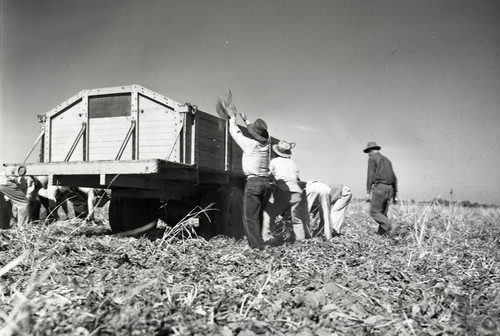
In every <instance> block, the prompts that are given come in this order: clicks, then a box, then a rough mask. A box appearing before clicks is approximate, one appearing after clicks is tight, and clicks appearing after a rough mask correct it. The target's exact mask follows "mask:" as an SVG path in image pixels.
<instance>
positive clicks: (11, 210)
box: [0, 174, 42, 229]
mask: <svg viewBox="0 0 500 336" xmlns="http://www.w3.org/2000/svg"><path fill="white" fill-rule="evenodd" d="M41 187H42V182H41V181H40V180H39V179H38V178H37V177H36V176H19V177H7V176H5V175H4V174H2V175H0V198H2V200H1V201H0V206H1V209H0V217H1V218H0V220H1V222H2V223H0V227H1V228H5V229H6V228H9V227H10V226H11V222H12V221H14V222H15V223H17V225H18V226H23V225H26V224H28V223H30V222H32V220H33V214H34V211H35V210H36V201H37V197H38V190H39V189H40V188H41Z"/></svg>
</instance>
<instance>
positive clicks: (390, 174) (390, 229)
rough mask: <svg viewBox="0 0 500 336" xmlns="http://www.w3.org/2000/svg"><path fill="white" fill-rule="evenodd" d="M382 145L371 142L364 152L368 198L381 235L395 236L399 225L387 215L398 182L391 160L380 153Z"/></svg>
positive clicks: (371, 213)
mask: <svg viewBox="0 0 500 336" xmlns="http://www.w3.org/2000/svg"><path fill="white" fill-rule="evenodd" d="M380 148H381V147H380V146H378V145H377V143H375V142H369V143H368V144H367V145H366V148H365V149H364V150H363V152H365V153H367V154H368V177H367V179H366V193H367V194H366V200H367V202H370V216H371V217H372V218H373V219H374V220H375V221H376V222H377V223H378V225H379V229H378V233H379V234H380V235H388V236H390V237H392V236H395V235H396V234H397V233H398V230H399V226H398V225H397V224H395V223H392V222H391V220H390V219H389V218H388V217H387V211H388V210H389V204H390V203H391V200H394V201H396V195H397V192H398V183H397V178H396V175H395V174H394V170H393V169H392V163H391V161H390V160H389V159H388V158H387V157H385V156H384V155H382V154H380V152H379V151H380Z"/></svg>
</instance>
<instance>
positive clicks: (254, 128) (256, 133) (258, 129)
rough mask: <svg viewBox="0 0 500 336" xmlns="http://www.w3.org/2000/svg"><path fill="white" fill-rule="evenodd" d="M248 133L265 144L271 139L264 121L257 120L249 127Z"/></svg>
mask: <svg viewBox="0 0 500 336" xmlns="http://www.w3.org/2000/svg"><path fill="white" fill-rule="evenodd" d="M247 129H248V132H249V133H250V135H251V136H252V138H254V139H255V140H257V141H260V142H263V141H267V140H268V139H269V133H268V132H267V124H266V122H265V121H264V120H262V119H256V120H255V122H254V123H253V124H249V125H248V126H247Z"/></svg>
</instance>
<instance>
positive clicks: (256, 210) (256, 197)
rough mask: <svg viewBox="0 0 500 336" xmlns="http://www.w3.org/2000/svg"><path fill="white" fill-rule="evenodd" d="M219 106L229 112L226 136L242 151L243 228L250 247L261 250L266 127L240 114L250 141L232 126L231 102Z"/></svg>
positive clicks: (265, 221)
mask: <svg viewBox="0 0 500 336" xmlns="http://www.w3.org/2000/svg"><path fill="white" fill-rule="evenodd" d="M223 105H224V106H223V107H224V108H226V109H227V110H228V111H229V112H230V113H227V112H225V114H226V115H227V116H228V118H229V133H230V134H231V137H232V138H233V140H234V141H235V142H236V144H237V145H238V146H239V147H240V148H241V149H242V150H243V155H242V158H241V165H242V169H243V173H244V174H245V175H246V183H245V195H244V200H243V227H244V230H245V234H246V237H247V239H248V244H249V245H250V247H252V248H259V249H262V248H264V246H265V243H264V240H263V238H262V233H261V232H262V228H263V227H268V226H269V215H268V214H267V213H266V212H265V211H263V210H264V207H265V205H266V203H267V202H268V200H269V197H270V195H271V191H272V186H271V181H270V173H269V159H270V145H269V140H270V137H269V133H268V131H267V124H266V122H265V121H264V120H262V119H256V120H255V122H253V123H250V122H249V120H248V118H247V117H246V115H245V114H244V113H241V114H240V116H241V117H242V119H243V121H244V122H245V124H246V126H247V130H248V132H249V134H250V137H247V136H245V135H243V133H242V132H241V130H240V128H239V127H238V125H237V123H236V118H237V115H238V113H237V111H236V107H235V106H234V104H233V103H232V100H229V99H226V101H225V102H224V104H223ZM261 218H262V223H261Z"/></svg>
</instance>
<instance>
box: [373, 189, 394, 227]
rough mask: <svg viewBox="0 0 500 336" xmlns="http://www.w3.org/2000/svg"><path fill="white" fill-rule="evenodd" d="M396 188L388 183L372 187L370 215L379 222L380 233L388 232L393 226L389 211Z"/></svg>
mask: <svg viewBox="0 0 500 336" xmlns="http://www.w3.org/2000/svg"><path fill="white" fill-rule="evenodd" d="M393 195H394V190H393V188H392V186H390V185H388V184H382V183H379V184H377V185H374V186H373V188H372V195H371V199H370V216H371V217H372V218H373V219H374V220H375V221H376V222H377V223H378V225H379V229H378V233H379V234H386V233H388V232H389V231H390V230H391V228H392V223H391V221H390V220H389V218H387V211H388V210H389V204H390V203H391V200H392V197H393Z"/></svg>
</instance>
